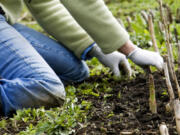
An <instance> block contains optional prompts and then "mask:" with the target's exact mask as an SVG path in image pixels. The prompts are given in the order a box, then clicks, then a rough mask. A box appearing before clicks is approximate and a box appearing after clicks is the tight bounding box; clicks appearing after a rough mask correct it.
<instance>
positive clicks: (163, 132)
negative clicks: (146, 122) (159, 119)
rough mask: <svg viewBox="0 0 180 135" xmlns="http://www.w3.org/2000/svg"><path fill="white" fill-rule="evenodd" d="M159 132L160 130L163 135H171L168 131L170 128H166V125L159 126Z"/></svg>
mask: <svg viewBox="0 0 180 135" xmlns="http://www.w3.org/2000/svg"><path fill="white" fill-rule="evenodd" d="M159 130H160V134H161V135H169V131H168V128H167V126H166V124H165V123H162V124H161V125H160V126H159Z"/></svg>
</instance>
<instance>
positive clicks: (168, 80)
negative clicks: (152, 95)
mask: <svg viewBox="0 0 180 135" xmlns="http://www.w3.org/2000/svg"><path fill="white" fill-rule="evenodd" d="M164 75H165V78H166V85H167V87H168V93H169V97H170V103H173V101H174V99H175V96H174V91H173V88H172V85H171V81H170V78H169V72H168V67H167V63H166V62H165V63H164Z"/></svg>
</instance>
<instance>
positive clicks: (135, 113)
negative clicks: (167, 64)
mask: <svg viewBox="0 0 180 135" xmlns="http://www.w3.org/2000/svg"><path fill="white" fill-rule="evenodd" d="M101 78H106V77H105V76H94V77H91V78H90V79H89V80H88V82H94V81H95V82H98V83H101V82H102V79H101ZM154 78H155V87H156V98H157V106H158V108H157V109H158V110H157V111H158V114H152V113H151V112H150V111H149V85H148V81H147V80H148V79H146V76H145V75H142V74H139V75H137V77H136V79H133V80H128V81H118V82H117V81H114V80H112V79H109V80H108V82H109V83H110V84H111V87H112V88H113V90H112V91H111V92H109V93H108V95H109V96H107V93H101V94H100V96H99V97H94V96H88V97H86V98H85V99H83V98H81V96H79V98H80V99H82V100H88V101H91V102H92V106H93V107H92V110H91V111H90V114H89V116H90V119H89V120H88V125H87V127H85V128H82V129H79V130H78V131H77V134H79V135H80V134H83V133H87V134H96V135H97V134H109V135H110V134H114V135H119V134H120V133H121V132H123V131H124V132H126V133H127V132H130V134H133V135H134V134H135V135H136V134H137V135H147V134H150V135H157V134H159V125H160V124H161V123H162V122H165V123H166V124H167V126H168V128H169V132H170V134H171V135H176V134H177V132H176V127H175V120H174V118H173V114H171V113H168V112H166V108H165V106H166V104H167V103H168V101H169V96H168V94H167V87H166V83H165V80H164V78H163V75H161V74H160V73H155V74H154ZM105 96H107V97H106V100H104V99H105V98H104V97H105Z"/></svg>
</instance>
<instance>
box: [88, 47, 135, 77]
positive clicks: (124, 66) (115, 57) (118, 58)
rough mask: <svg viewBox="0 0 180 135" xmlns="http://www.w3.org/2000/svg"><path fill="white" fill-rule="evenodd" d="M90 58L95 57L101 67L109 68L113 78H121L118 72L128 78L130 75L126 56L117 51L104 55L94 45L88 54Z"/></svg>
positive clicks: (130, 71)
mask: <svg viewBox="0 0 180 135" xmlns="http://www.w3.org/2000/svg"><path fill="white" fill-rule="evenodd" d="M89 55H90V56H93V57H96V58H97V59H98V60H99V61H100V62H101V63H102V64H103V65H105V66H107V67H109V68H110V69H111V71H112V72H113V74H114V75H115V76H121V73H120V71H122V73H125V74H126V75H128V76H129V77H130V76H131V75H132V70H131V67H130V64H129V62H128V60H127V59H126V56H125V55H124V54H122V53H119V52H117V51H115V52H113V53H110V54H104V53H103V52H102V51H101V49H100V48H99V47H98V46H97V45H95V46H94V47H93V48H92V50H91V51H90V53H89Z"/></svg>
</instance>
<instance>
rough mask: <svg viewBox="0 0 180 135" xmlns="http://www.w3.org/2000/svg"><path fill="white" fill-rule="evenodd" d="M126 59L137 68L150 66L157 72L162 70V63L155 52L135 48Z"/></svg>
mask: <svg viewBox="0 0 180 135" xmlns="http://www.w3.org/2000/svg"><path fill="white" fill-rule="evenodd" d="M128 58H129V59H131V60H132V61H133V62H134V63H135V64H137V65H139V66H142V67H145V66H150V65H152V66H155V67H157V69H159V70H163V63H164V61H163V58H162V57H161V56H160V55H159V53H157V52H152V51H147V50H143V49H141V48H138V47H137V48H136V49H135V50H134V51H133V52H131V53H130V54H129V55H128Z"/></svg>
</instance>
